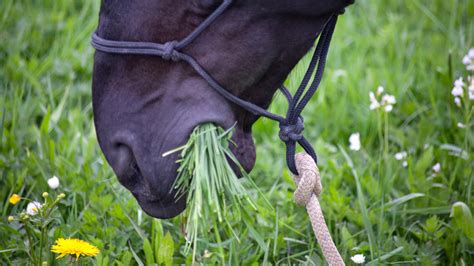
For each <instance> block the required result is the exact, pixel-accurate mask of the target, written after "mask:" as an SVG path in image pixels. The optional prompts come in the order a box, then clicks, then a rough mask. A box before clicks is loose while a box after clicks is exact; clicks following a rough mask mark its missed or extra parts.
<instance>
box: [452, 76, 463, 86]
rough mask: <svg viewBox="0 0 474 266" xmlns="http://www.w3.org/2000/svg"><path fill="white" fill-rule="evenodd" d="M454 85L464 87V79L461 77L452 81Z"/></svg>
mask: <svg viewBox="0 0 474 266" xmlns="http://www.w3.org/2000/svg"><path fill="white" fill-rule="evenodd" d="M454 87H464V81H463V80H462V77H460V78H458V79H457V80H455V81H454Z"/></svg>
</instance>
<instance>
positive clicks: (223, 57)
mask: <svg viewBox="0 0 474 266" xmlns="http://www.w3.org/2000/svg"><path fill="white" fill-rule="evenodd" d="M221 2H222V0H140V1H138V0H127V1H125V0H103V1H102V7H101V11H100V18H99V26H98V29H97V35H98V36H100V37H101V38H104V39H111V40H118V41H140V42H157V43H165V42H167V41H169V40H180V39H183V38H184V37H186V36H187V35H188V34H189V33H190V32H192V31H193V30H194V29H195V28H196V27H197V26H198V25H199V24H200V23H201V22H202V21H203V20H205V19H206V18H207V17H208V16H209V15H210V14H211V13H212V12H213V11H214V10H215V9H216V8H217V7H218V6H219V5H220V4H221ZM352 2H353V0H331V1H327V0H237V1H235V2H234V3H232V5H231V6H230V7H229V8H228V10H226V11H225V13H224V14H222V15H221V16H220V17H219V18H218V19H217V20H216V21H215V22H214V23H212V24H211V25H210V26H209V27H208V28H207V29H206V30H205V31H204V32H202V34H200V35H199V37H198V38H197V39H196V40H194V41H193V42H192V44H190V45H189V46H187V47H186V48H185V49H184V50H185V52H186V53H187V54H190V55H192V56H193V57H194V58H195V59H196V60H197V61H198V62H199V63H200V64H201V65H202V66H203V67H204V68H205V69H206V70H207V71H208V72H209V73H210V74H211V75H212V76H213V77H214V78H215V79H216V80H217V81H218V82H219V83H220V84H222V85H223V86H224V87H225V88H226V89H227V90H229V92H231V93H232V94H233V95H235V96H238V97H239V98H241V99H244V100H247V101H250V102H252V103H254V104H256V105H258V106H261V107H263V108H267V107H268V106H269V104H270V102H271V99H272V96H273V94H274V93H275V91H276V89H277V88H278V87H279V86H280V85H281V84H282V83H283V81H284V80H285V78H286V76H287V75H288V73H289V72H290V71H291V69H292V68H293V67H294V66H295V65H296V63H297V62H298V60H299V59H300V58H301V57H303V56H304V55H305V53H307V52H308V50H309V49H310V48H311V47H312V45H313V44H314V41H315V39H316V37H317V36H318V34H319V33H320V32H321V30H322V28H323V26H324V24H325V23H326V22H327V21H328V19H329V18H330V16H331V15H332V14H334V13H338V12H340V11H341V10H342V9H343V8H344V7H346V6H347V5H349V4H351V3H352ZM94 61H95V64H94V76H93V107H94V119H95V125H96V130H97V136H98V140H99V144H100V146H101V148H102V150H103V152H104V154H105V156H106V158H107V160H108V162H109V163H110V165H111V166H112V168H113V169H114V171H115V173H116V174H117V177H118V179H119V181H120V183H122V184H123V185H124V186H125V187H126V188H127V189H129V190H130V191H131V192H132V194H133V195H134V196H135V198H136V199H137V201H138V203H139V204H140V206H141V207H142V208H143V210H145V211H146V212H147V213H148V214H150V215H152V216H154V217H158V218H169V217H173V216H176V215H178V214H179V213H180V212H182V211H183V210H184V208H185V199H184V198H182V199H181V200H179V201H177V202H175V197H174V194H173V193H170V190H171V186H172V184H173V182H174V180H175V178H176V175H177V173H176V170H177V167H178V165H177V164H176V160H177V155H176V154H175V155H173V156H168V157H164V158H163V157H162V156H161V155H162V154H163V153H164V152H166V151H169V150H171V149H174V148H176V147H179V146H181V145H183V144H184V143H185V142H186V141H187V138H188V136H189V134H190V132H191V131H192V129H193V128H194V127H196V126H197V125H199V124H202V123H205V122H213V123H216V124H218V125H220V126H222V127H224V128H229V127H231V126H232V125H234V124H235V123H236V128H235V133H234V136H233V139H234V141H235V143H236V144H237V145H236V146H234V145H231V148H232V151H233V153H234V154H235V156H236V157H237V159H238V160H239V161H240V163H241V164H242V166H243V167H244V169H245V170H246V171H250V170H251V169H252V167H253V165H254V163H255V146H254V143H253V140H252V125H253V123H255V121H256V120H257V119H258V118H259V116H257V115H254V114H252V113H250V112H248V111H246V110H245V109H242V108H241V107H239V106H237V105H235V104H232V103H230V102H228V101H227V100H226V99H225V98H223V97H222V96H221V95H220V94H219V93H217V92H216V91H215V90H214V89H212V88H211V87H210V86H209V84H208V83H207V82H206V81H205V80H204V79H202V78H201V76H199V75H198V74H197V73H196V72H195V71H194V70H193V69H192V68H191V67H190V66H189V65H187V64H185V63H183V62H173V61H165V60H163V59H161V58H160V57H151V56H143V55H120V54H111V53H103V52H100V51H99V52H97V53H96V55H95V58H94Z"/></svg>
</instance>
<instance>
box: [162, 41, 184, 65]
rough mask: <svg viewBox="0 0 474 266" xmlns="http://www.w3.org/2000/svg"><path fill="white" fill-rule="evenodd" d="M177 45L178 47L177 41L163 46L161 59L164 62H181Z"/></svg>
mask: <svg viewBox="0 0 474 266" xmlns="http://www.w3.org/2000/svg"><path fill="white" fill-rule="evenodd" d="M176 45H178V42H177V41H171V42H167V43H165V44H164V45H163V54H162V55H161V58H163V59H164V60H173V61H175V62H176V61H179V59H180V58H179V56H178V54H177V51H176Z"/></svg>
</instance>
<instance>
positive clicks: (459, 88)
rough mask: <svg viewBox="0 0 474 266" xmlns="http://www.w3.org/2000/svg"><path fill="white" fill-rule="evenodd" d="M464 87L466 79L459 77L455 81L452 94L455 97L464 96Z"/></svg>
mask: <svg viewBox="0 0 474 266" xmlns="http://www.w3.org/2000/svg"><path fill="white" fill-rule="evenodd" d="M463 87H464V81H463V80H462V78H458V79H457V80H456V81H454V88H453V90H451V94H452V95H453V96H454V97H459V96H462V95H463V94H464V90H463Z"/></svg>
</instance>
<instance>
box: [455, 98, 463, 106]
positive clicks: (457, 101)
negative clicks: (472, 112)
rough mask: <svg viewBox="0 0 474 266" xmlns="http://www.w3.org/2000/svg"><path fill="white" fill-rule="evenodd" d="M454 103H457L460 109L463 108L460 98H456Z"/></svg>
mask: <svg viewBox="0 0 474 266" xmlns="http://www.w3.org/2000/svg"><path fill="white" fill-rule="evenodd" d="M454 103H455V104H456V105H457V106H458V107H461V98H459V97H454Z"/></svg>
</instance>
